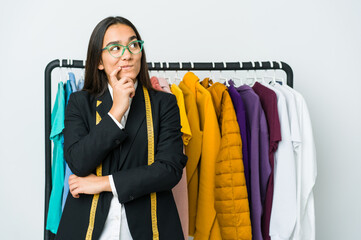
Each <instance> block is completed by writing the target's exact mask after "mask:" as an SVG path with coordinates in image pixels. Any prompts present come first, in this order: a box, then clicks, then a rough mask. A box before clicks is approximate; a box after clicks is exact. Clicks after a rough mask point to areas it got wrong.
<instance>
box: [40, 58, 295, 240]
mask: <svg viewBox="0 0 361 240" xmlns="http://www.w3.org/2000/svg"><path fill="white" fill-rule="evenodd" d="M63 67H64V68H85V61H82V60H70V59H62V60H58V59H56V60H53V61H51V62H49V63H48V65H47V66H46V68H45V209H44V240H52V239H54V237H55V235H54V234H52V233H51V232H50V231H48V230H46V220H47V214H48V209H49V200H50V194H51V188H52V180H51V159H52V153H51V141H50V139H49V136H50V132H51V72H52V71H53V69H55V68H63ZM148 68H149V70H150V71H212V70H214V71H230V70H232V71H235V70H236V71H237V70H240V71H243V70H273V69H275V70H277V69H279V70H283V71H284V72H285V73H286V75H287V85H289V86H290V87H293V71H292V68H291V67H290V66H289V65H288V64H287V63H285V62H280V61H268V62H181V63H180V62H169V63H168V62H150V63H148Z"/></svg>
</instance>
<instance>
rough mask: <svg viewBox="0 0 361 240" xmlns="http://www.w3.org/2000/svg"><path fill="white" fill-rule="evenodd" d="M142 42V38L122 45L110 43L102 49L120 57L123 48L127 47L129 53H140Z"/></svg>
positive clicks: (123, 50)
mask: <svg viewBox="0 0 361 240" xmlns="http://www.w3.org/2000/svg"><path fill="white" fill-rule="evenodd" d="M143 44H144V41H142V40H136V41H132V42H130V43H129V44H128V45H127V46H123V45H121V44H111V45H109V46H106V47H105V48H103V49H102V51H104V50H108V52H109V53H110V55H112V57H115V58H120V57H121V56H123V54H124V52H125V49H128V51H129V52H130V53H131V54H138V53H140V52H141V51H142V49H143Z"/></svg>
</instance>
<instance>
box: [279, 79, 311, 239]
mask: <svg viewBox="0 0 361 240" xmlns="http://www.w3.org/2000/svg"><path fill="white" fill-rule="evenodd" d="M282 87H283V88H284V89H287V90H288V91H289V92H291V93H292V94H293V95H294V97H295V102H296V109H297V115H298V121H299V125H300V133H301V141H302V143H301V145H300V149H299V155H298V156H297V158H298V159H297V167H296V169H297V190H298V191H297V221H296V227H295V230H294V232H293V236H292V240H314V239H316V231H315V229H316V227H315V206H314V197H313V187H314V185H315V182H316V177H317V164H316V149H315V143H314V139H313V131H312V125H311V119H310V116H309V112H308V108H307V104H306V101H305V99H304V98H303V97H302V95H301V94H300V93H298V92H297V91H296V90H294V89H292V88H290V87H289V86H287V85H284V86H282Z"/></svg>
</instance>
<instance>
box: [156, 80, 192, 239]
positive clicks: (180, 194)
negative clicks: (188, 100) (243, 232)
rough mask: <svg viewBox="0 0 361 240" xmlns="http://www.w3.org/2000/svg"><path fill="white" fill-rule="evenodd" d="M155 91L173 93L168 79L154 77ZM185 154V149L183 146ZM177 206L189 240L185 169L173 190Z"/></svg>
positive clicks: (185, 234)
mask: <svg viewBox="0 0 361 240" xmlns="http://www.w3.org/2000/svg"><path fill="white" fill-rule="evenodd" d="M150 81H151V83H152V86H153V88H154V89H156V90H159V91H163V92H168V93H172V92H171V90H170V87H169V84H168V81H167V79H165V78H157V77H152V78H151V79H150ZM183 152H184V153H185V149H184V146H183ZM172 192H173V197H174V201H175V204H176V206H177V210H178V214H179V218H180V221H181V224H182V229H183V234H184V239H185V240H187V239H188V229H189V216H188V187H187V171H186V168H184V169H183V175H182V178H181V180H180V181H179V183H178V184H177V185H176V186H175V187H174V188H173V189H172Z"/></svg>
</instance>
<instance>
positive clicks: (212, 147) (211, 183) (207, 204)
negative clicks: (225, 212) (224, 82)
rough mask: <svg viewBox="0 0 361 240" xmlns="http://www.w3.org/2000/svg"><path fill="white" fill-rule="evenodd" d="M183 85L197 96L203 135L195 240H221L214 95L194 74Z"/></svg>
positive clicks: (219, 139)
mask: <svg viewBox="0 0 361 240" xmlns="http://www.w3.org/2000/svg"><path fill="white" fill-rule="evenodd" d="M182 82H184V84H185V85H186V86H187V87H188V88H189V89H190V91H191V92H192V93H193V94H194V96H195V100H196V104H197V109H198V113H199V119H200V129H201V131H203V138H202V151H201V152H202V155H201V160H200V164H201V165H200V166H201V167H200V169H199V190H198V204H197V210H196V211H197V213H196V223H195V232H194V239H195V240H198V239H222V237H221V233H220V228H219V223H218V220H217V218H216V211H215V208H214V204H215V199H214V191H215V165H216V159H217V155H218V152H219V148H220V142H221V136H220V131H219V127H218V121H217V116H216V113H215V110H214V106H213V102H212V97H211V94H210V93H209V92H208V91H207V90H206V89H205V88H204V87H202V86H201V84H200V83H199V79H198V77H197V76H196V75H195V74H194V73H192V72H188V73H186V74H185V75H184V77H183V80H182ZM192 133H193V130H192Z"/></svg>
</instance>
